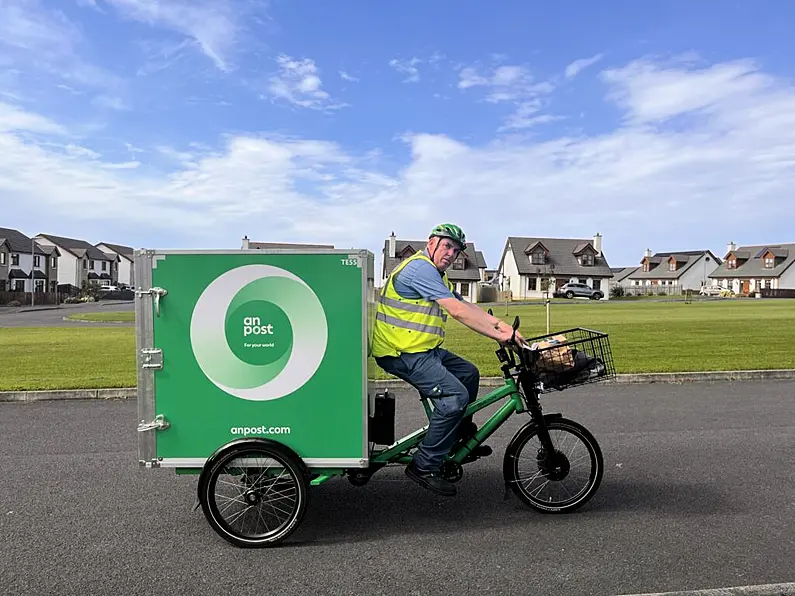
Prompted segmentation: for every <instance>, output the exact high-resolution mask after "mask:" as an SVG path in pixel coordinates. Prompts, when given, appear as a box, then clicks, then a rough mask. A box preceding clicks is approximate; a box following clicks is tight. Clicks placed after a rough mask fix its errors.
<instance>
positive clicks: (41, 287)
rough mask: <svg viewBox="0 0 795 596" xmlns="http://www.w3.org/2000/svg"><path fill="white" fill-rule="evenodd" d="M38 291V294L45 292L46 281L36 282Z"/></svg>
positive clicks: (38, 280) (39, 280)
mask: <svg viewBox="0 0 795 596" xmlns="http://www.w3.org/2000/svg"><path fill="white" fill-rule="evenodd" d="M36 291H37V292H43V291H44V280H43V279H37V280H36Z"/></svg>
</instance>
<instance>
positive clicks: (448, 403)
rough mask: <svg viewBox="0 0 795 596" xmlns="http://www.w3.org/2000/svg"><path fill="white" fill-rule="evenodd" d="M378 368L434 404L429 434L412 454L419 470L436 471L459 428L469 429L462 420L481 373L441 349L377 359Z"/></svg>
mask: <svg viewBox="0 0 795 596" xmlns="http://www.w3.org/2000/svg"><path fill="white" fill-rule="evenodd" d="M376 363H377V364H378V366H380V367H381V368H383V369H384V370H385V371H386V372H388V373H389V374H392V375H395V376H396V377H398V378H400V379H403V380H404V381H406V382H407V383H409V384H411V385H413V386H414V387H415V388H416V389H417V390H418V391H419V392H420V394H422V395H423V396H425V397H427V398H429V399H430V400H431V401H432V402H433V406H434V408H433V413H432V414H431V419H430V424H429V425H428V434H427V435H426V436H425V438H424V439H423V441H422V443H420V444H419V447H418V449H417V452H416V454H415V455H414V465H415V466H416V467H417V468H419V469H420V470H433V471H437V470H439V468H440V467H441V465H442V462H443V461H444V457H445V455H447V454H448V453H449V452H450V449H451V448H452V447H453V445H454V444H455V442H456V440H457V439H458V438H459V432H458V430H459V428H463V429H465V430H467V427H468V429H469V430H472V431H473V432H474V424H473V423H472V418H471V417H468V419H467V420H463V424H462V418H463V413H464V408H466V406H467V404H469V403H470V402H473V401H475V399H477V396H478V386H479V385H480V371H479V370H478V369H477V367H476V366H475V365H474V364H472V363H471V362H469V361H467V360H464V359H463V358H461V357H460V356H456V355H455V354H453V353H452V352H448V351H447V350H444V349H442V348H436V349H434V350H430V351H428V352H418V353H416V354H401V355H400V356H397V357H394V356H384V357H381V358H376Z"/></svg>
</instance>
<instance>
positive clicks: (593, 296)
mask: <svg viewBox="0 0 795 596" xmlns="http://www.w3.org/2000/svg"><path fill="white" fill-rule="evenodd" d="M601 299H602V293H601V292H594V293H593V294H591V300H601Z"/></svg>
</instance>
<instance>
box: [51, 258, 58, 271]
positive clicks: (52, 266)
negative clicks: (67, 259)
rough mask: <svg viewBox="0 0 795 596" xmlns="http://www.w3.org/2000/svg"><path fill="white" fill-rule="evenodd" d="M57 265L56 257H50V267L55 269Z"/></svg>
mask: <svg viewBox="0 0 795 596" xmlns="http://www.w3.org/2000/svg"><path fill="white" fill-rule="evenodd" d="M57 266H58V259H56V258H55V257H53V258H51V259H50V267H51V268H52V269H55V268H56V267H57Z"/></svg>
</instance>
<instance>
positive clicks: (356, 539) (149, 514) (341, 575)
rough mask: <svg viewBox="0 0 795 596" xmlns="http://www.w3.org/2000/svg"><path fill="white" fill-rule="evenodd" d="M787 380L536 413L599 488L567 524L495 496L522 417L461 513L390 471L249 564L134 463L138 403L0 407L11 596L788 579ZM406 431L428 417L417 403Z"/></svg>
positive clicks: (403, 417)
mask: <svg viewBox="0 0 795 596" xmlns="http://www.w3.org/2000/svg"><path fill="white" fill-rule="evenodd" d="M793 395H795V383H793V382H767V383H760V382H757V383H716V384H686V385H663V384H659V385H633V386H593V387H591V388H590V391H586V390H583V389H582V388H580V389H576V390H571V391H568V392H565V393H560V394H554V395H550V396H547V397H546V398H545V404H546V407H545V411H547V412H552V411H560V412H563V413H564V414H565V415H567V416H569V417H571V418H573V419H575V420H578V421H580V422H582V423H584V424H585V425H586V426H587V427H588V428H589V429H591V430H592V431H593V432H594V434H595V435H596V437H597V438H598V440H599V441H600V443H601V445H602V449H603V451H604V454H605V460H606V475H605V479H604V482H603V484H602V487H601V489H600V491H599V492H598V493H597V495H596V496H595V497H594V498H593V499H592V501H591V502H590V503H589V504H588V505H587V506H586V507H585V508H583V509H582V510H580V511H579V512H577V513H574V514H569V515H565V516H545V515H541V514H539V513H535V512H533V511H531V510H528V509H526V508H525V507H524V506H523V505H522V504H520V503H519V502H518V501H517V500H516V499H515V498H513V497H511V498H510V499H509V500H503V482H502V478H501V471H500V469H501V458H502V454H503V450H504V447H505V445H506V444H507V441H508V439H509V438H510V436H511V435H512V434H513V432H514V431H515V430H516V429H517V428H518V427H519V424H520V423H522V422H524V419H523V418H516V419H514V420H512V421H510V422H509V423H508V424H507V425H506V427H504V428H503V429H502V430H501V431H500V432H499V433H498V434H497V435H496V436H495V437H492V440H491V441H490V443H491V444H492V445H493V446H494V447H495V453H494V454H493V455H492V456H491V457H489V458H486V459H483V460H480V461H478V462H475V463H474V464H470V465H468V466H467V467H466V468H465V476H464V478H463V479H462V481H461V482H460V483H459V484H458V487H459V494H458V496H456V497H455V498H452V499H445V498H442V497H436V496H434V495H432V494H430V493H428V492H426V491H424V490H423V489H422V488H420V487H418V486H417V485H415V484H414V483H412V482H411V481H410V480H408V479H406V478H405V476H404V475H403V473H402V469H400V468H391V469H386V470H383V471H381V472H380V473H379V474H378V475H377V476H376V477H375V478H374V479H373V480H372V481H371V483H370V484H368V485H367V486H365V487H363V488H356V487H353V486H352V485H350V484H349V483H348V482H347V481H345V480H342V479H337V480H334V481H331V482H330V483H328V484H326V485H323V486H320V487H317V488H315V489H313V494H312V500H311V502H310V509H309V512H308V514H307V516H306V517H305V519H304V522H303V524H302V525H301V527H300V528H299V529H298V531H297V532H296V533H295V534H294V535H293V536H292V537H291V538H290V539H289V540H288V541H287V542H285V543H284V544H283V545H282V546H281V547H278V548H274V549H264V550H252V551H248V550H240V549H236V548H234V547H232V546H231V545H229V544H227V543H226V542H224V541H223V540H221V538H220V537H218V536H217V535H215V534H214V533H213V532H212V530H211V529H210V527H209V526H208V525H207V523H206V521H205V519H204V516H203V515H202V513H201V511H200V510H199V511H195V512H194V511H191V507H192V506H193V504H194V499H195V484H196V478H195V477H186V476H177V475H175V474H174V472H173V470H165V469H161V470H157V469H156V470H151V469H149V470H147V469H140V468H138V465H137V443H136V441H137V436H136V432H135V424H136V403H135V401H134V400H133V401H119V402H91V401H87V402H34V403H29V404H20V403H4V404H0V445H1V447H0V478H2V482H0V544H2V554H0V577H1V578H2V589H1V590H0V591H2V592H3V594H9V595H10V594H26V595H32V594H47V595H51V594H59V595H70V594H75V595H78V594H79V595H81V596H82V595H87V594H125V595H132V594H142V595H143V594H146V595H149V594H168V595H169V596H182V595H185V596H187V595H194V594H198V593H202V594H204V593H206V594H280V595H286V594H313V595H318V594H367V595H370V594H399V595H405V594H431V593H435V594H483V593H491V594H521V595H527V594H533V595H536V594H558V595H560V594H565V595H567V596H568V595H576V594H633V593H645V592H662V591H673V590H691V589H701V588H718V587H726V586H738V585H750V584H766V583H780V582H792V581H795V566H793V561H795V539H794V537H795V488H794V487H793V479H795V400H793ZM400 398H401V399H400V400H399V402H398V409H399V424H398V432H400V433H401V434H402V433H403V432H407V431H408V430H410V429H411V428H412V427H413V426H415V425H419V424H420V423H421V421H422V416H423V413H422V410H421V408H420V405H419V403H418V402H416V401H415V398H414V395H412V394H407V393H404V394H401V395H400Z"/></svg>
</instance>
